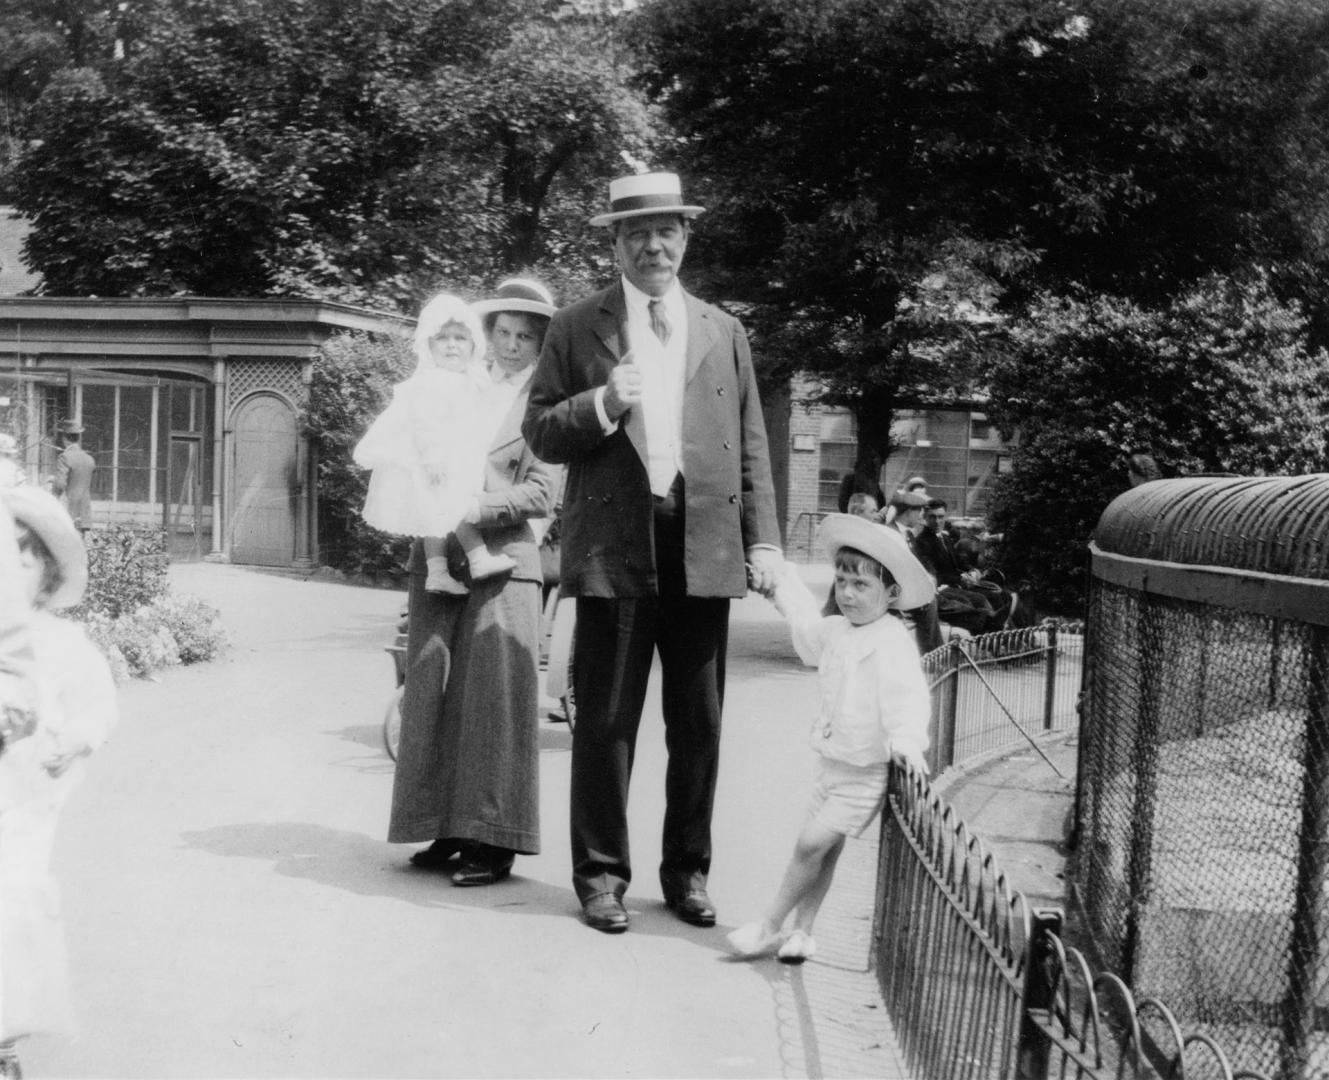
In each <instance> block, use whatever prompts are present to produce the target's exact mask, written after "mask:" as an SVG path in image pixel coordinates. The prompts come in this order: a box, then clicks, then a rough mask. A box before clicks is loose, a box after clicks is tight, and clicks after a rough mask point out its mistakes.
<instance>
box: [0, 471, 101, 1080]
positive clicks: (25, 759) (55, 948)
mask: <svg viewBox="0 0 1329 1080" xmlns="http://www.w3.org/2000/svg"><path fill="white" fill-rule="evenodd" d="M0 513H2V514H3V515H5V518H6V520H5V522H4V527H0V544H3V545H4V550H3V552H0V571H6V580H5V582H4V588H0V605H2V606H0V644H2V647H3V653H4V656H3V660H4V662H3V663H0V670H3V669H4V668H6V667H7V668H8V669H9V671H8V672H7V673H6V676H5V678H4V680H0V699H2V700H0V707H3V709H2V712H3V727H2V728H0V731H2V734H0V741H2V742H3V745H2V746H0V1077H5V1076H14V1075H19V1067H18V1063H17V1061H18V1059H17V1052H16V1050H15V1044H16V1043H17V1041H18V1040H19V1039H20V1038H22V1037H23V1036H26V1035H32V1034H37V1033H52V1032H67V1031H68V1030H69V1029H70V1028H71V1027H72V1023H73V1018H72V1012H73V1010H72V1008H71V1003H70V994H69V981H68V972H67V969H66V960H65V945H64V932H63V926H62V923H61V919H60V907H59V897H58V892H57V889H56V885H55V881H54V879H53V878H52V876H51V871H50V864H51V850H52V847H53V845H54V842H55V829H56V823H57V820H58V818H59V815H60V810H61V808H62V807H63V806H64V804H65V801H66V800H67V799H68V797H69V795H70V793H71V792H72V791H73V789H74V787H75V786H77V784H78V783H79V781H80V780H81V778H82V774H83V768H84V766H83V762H84V759H85V758H86V757H87V756H88V755H89V754H91V753H92V752H93V751H94V750H95V749H96V748H97V747H99V746H100V745H101V744H102V743H103V742H104V741H105V739H106V737H107V735H108V734H109V732H110V730H111V728H112V727H113V726H114V725H115V722H116V714H117V710H116V700H115V684H114V682H113V680H112V678H111V671H110V667H109V666H108V665H107V663H106V660H105V658H104V657H103V656H102V654H101V653H100V652H98V651H97V649H96V647H95V646H94V645H93V644H92V642H91V641H90V640H89V639H88V637H87V635H86V634H85V633H84V631H83V628H82V627H81V626H80V625H79V624H78V623H76V622H73V621H72V620H69V619H62V618H59V617H58V616H56V615H55V614H54V613H53V612H54V610H56V609H59V608H63V607H69V606H71V605H73V604H76V603H78V601H79V600H80V599H81V598H82V596H83V591H84V589H85V588H86V586H87V579H88V573H87V555H86V553H85V551H84V547H83V540H82V538H81V537H80V535H79V532H78V529H76V528H75V526H74V521H73V519H72V518H70V516H69V513H68V511H66V510H65V508H64V506H63V505H62V504H61V502H60V501H59V500H58V499H57V498H56V497H55V496H54V495H52V494H51V493H50V492H47V491H44V490H42V489H41V488H38V487H36V486H34V485H23V486H20V487H12V488H8V489H4V490H0ZM11 523H12V529H11V528H9V526H10V524H11ZM15 586H17V589H15ZM22 608H26V614H25V616H24V619H23V621H22V623H21V624H17V623H16V616H17V615H18V614H19V613H20V611H21V610H22ZM15 661H17V663H15ZM15 675H17V676H18V679H19V680H20V681H22V682H26V683H27V684H28V687H27V693H26V694H23V693H22V692H21V691H20V692H19V693H18V694H15V693H14V691H15V688H16V686H18V685H19V684H18V683H17V682H16V681H15V679H14V676H15Z"/></svg>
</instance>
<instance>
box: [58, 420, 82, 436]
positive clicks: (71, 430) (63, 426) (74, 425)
mask: <svg viewBox="0 0 1329 1080" xmlns="http://www.w3.org/2000/svg"><path fill="white" fill-rule="evenodd" d="M56 430H57V431H59V432H60V434H61V435H82V434H83V424H82V423H81V422H80V421H78V420H61V421H60V423H59V424H57V425H56Z"/></svg>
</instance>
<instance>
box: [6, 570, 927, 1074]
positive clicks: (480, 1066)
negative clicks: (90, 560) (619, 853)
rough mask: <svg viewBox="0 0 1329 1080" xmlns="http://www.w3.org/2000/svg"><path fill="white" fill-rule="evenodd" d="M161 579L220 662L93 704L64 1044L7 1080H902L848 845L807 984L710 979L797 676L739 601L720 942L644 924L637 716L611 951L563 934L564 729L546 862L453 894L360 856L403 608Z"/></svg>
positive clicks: (554, 760) (788, 791)
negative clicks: (204, 627)
mask: <svg viewBox="0 0 1329 1080" xmlns="http://www.w3.org/2000/svg"><path fill="white" fill-rule="evenodd" d="M813 573H814V574H815V571H813ZM172 578H173V582H174V587H175V588H176V589H177V591H180V592H187V593H192V594H195V595H198V596H202V597H203V598H205V599H207V600H208V601H209V602H211V603H214V604H215V605H217V606H218V607H219V608H220V609H221V611H222V613H223V618H224V621H225V623H226V625H227V626H228V627H229V628H230V630H231V632H232V634H233V638H234V645H233V647H232V648H231V649H230V650H229V652H228V654H227V655H226V656H225V657H224V658H223V659H220V660H218V661H215V662H213V663H210V664H205V665H199V666H196V667H190V668H184V669H176V670H172V671H169V672H167V673H165V674H164V675H163V676H162V677H161V679H160V681H158V682H153V683H148V682H136V683H131V684H128V685H126V686H125V687H123V688H122V690H121V708H122V712H123V719H122V723H121V727H120V729H119V731H118V732H117V733H116V734H115V737H114V738H113V740H112V741H111V742H110V743H109V744H108V745H107V746H106V747H105V748H104V749H103V750H102V751H101V752H100V753H99V754H98V755H97V756H96V757H95V758H94V759H93V760H92V763H91V768H90V770H89V776H88V780H87V781H86V782H85V784H84V785H83V787H82V788H80V789H79V790H78V792H77V793H76V794H75V796H74V798H73V800H72V801H71V803H70V805H69V807H68V809H67V812H66V815H65V818H64V820H63V821H62V823H61V832H60V837H59V841H58V844H57V852H56V874H57V876H58V879H59V880H60V882H61V886H62V890H63V894H64V901H65V905H64V906H65V920H66V926H67V931H68V936H69V941H70V949H71V955H72V958H73V962H74V987H75V997H76V1002H77V1004H78V1006H79V1008H80V1011H81V1013H82V1020H83V1023H82V1027H81V1030H80V1033H79V1034H77V1035H76V1036H73V1037H55V1036H47V1037H40V1038H34V1039H31V1040H28V1041H27V1042H26V1043H24V1044H23V1047H22V1049H23V1059H24V1064H25V1067H26V1070H27V1074H28V1076H29V1078H30V1080H43V1078H46V1077H223V1076H227V1077H229V1076H234V1077H271V1076H292V1077H297V1076H299V1077H314V1076H318V1077H351V1076H354V1077H404V1076H414V1077H433V1076H437V1077H451V1076H468V1077H479V1076H495V1077H498V1076H503V1077H573V1076H575V1077H618V1076H637V1077H803V1076H812V1077H818V1076H863V1077H881V1078H888V1080H889V1078H903V1077H904V1076H905V1073H904V1070H903V1068H902V1066H901V1064H900V1058H899V1055H898V1051H897V1049H896V1046H895V1043H894V1039H893V1036H892V1034H891V1030H890V1026H889V1022H888V1021H887V1018H886V1016H885V1014H884V1010H883V1008H882V1006H881V1001H880V998H879V996H878V993H877V989H876V983H875V979H874V977H873V976H872V975H871V974H870V973H868V972H867V970H866V967H867V951H868V950H867V942H868V934H869V922H870V916H871V910H872V888H873V866H874V860H875V852H874V850H873V849H872V845H871V844H870V843H867V842H862V841H858V842H854V843H853V844H851V847H850V849H849V850H848V851H847V853H846V856H845V858H844V860H842V864H841V865H842V870H841V873H840V875H839V877H838V878H837V882H836V885H835V887H834V889H833V890H832V894H831V896H830V898H829V899H828V901H827V907H826V909H825V912H824V914H823V920H822V927H821V932H820V933H819V941H820V943H821V946H822V955H820V956H819V957H818V958H817V960H816V961H815V962H813V963H810V964H808V965H805V966H804V967H803V968H801V969H800V968H791V967H786V966H782V965H780V964H777V963H775V962H774V961H766V962H762V963H757V964H736V963H732V962H730V961H728V960H726V959H725V958H724V951H723V934H724V933H725V931H726V930H728V929H730V928H732V927H733V926H734V925H737V924H738V923H740V922H743V921H746V920H747V919H749V918H752V917H754V916H755V915H756V914H758V913H759V912H760V911H761V909H762V908H763V907H764V905H765V904H766V902H767V901H768V899H769V897H770V895H771V893H772V891H773V890H774V888H775V886H776V883H777V880H778V877H779V874H780V872H781V870H782V868H783V865H784V862H785V858H786V856H787V854H788V851H789V848H790V846H791V845H792V842H793V837H794V835H795V832H796V830H797V826H798V824H799V822H800V820H801V818H802V812H803V802H804V798H805V795H806V790H807V773H808V770H809V767H810V754H809V752H808V750H807V748H806V744H805V737H806V730H807V724H808V718H809V716H810V714H811V709H812V708H813V705H814V701H815V676H814V675H813V674H812V673H811V672H809V671H807V670H805V669H802V668H801V667H800V666H799V665H798V663H797V661H796V660H795V658H794V657H793V654H792V652H791V651H790V648H789V645H788V642H787V637H786V634H785V631H784V628H783V625H782V623H781V622H780V620H779V617H778V616H777V615H776V614H775V613H774V611H773V610H772V609H771V608H770V607H769V605H767V604H766V603H765V602H764V601H761V600H760V599H757V598H752V599H749V600H744V601H742V602H740V603H737V604H736V605H735V607H734V618H733V632H732V646H731V656H730V666H729V688H728V699H727V707H726V732H725V738H724V743H723V759H722V764H721V774H720V775H721V782H720V789H719V792H718V796H717V808H716V856H715V866H714V871H713V874H712V879H711V892H712V896H713V897H714V899H715V901H716V904H717V906H718V908H719V911H720V919H721V922H720V925H719V926H717V927H716V928H715V929H713V930H696V929H693V928H690V927H687V926H684V925H683V924H682V923H680V922H678V921H677V920H676V919H675V918H674V917H673V916H672V915H670V914H669V913H668V912H667V911H665V910H664V908H663V906H662V904H661V902H660V896H659V892H658V885H657V884H656V883H655V881H654V877H655V875H654V867H655V865H656V863H657V862H658V859H659V828H660V817H661V807H662V805H663V791H662V787H663V764H662V762H663V736H662V726H661V723H660V719H659V714H658V704H657V702H658V694H654V693H653V694H652V695H651V697H650V702H651V704H650V705H649V706H648V713H647V716H646V718H645V719H644V721H643V727H642V736H641V740H640V745H639V751H638V769H637V772H636V777H635V783H634V787H633V792H632V803H631V806H630V815H631V822H632V836H633V839H634V843H635V851H634V856H635V860H634V861H635V862H636V865H637V867H638V884H637V885H636V886H634V888H633V890H632V891H631V892H630V893H629V896H628V900H629V905H628V906H629V909H630V910H631V912H632V915H633V924H632V930H631V931H630V932H629V933H628V934H626V935H623V936H621V937H609V936H605V935H602V934H597V933H595V932H594V931H591V930H589V929H587V928H586V927H584V926H582V925H581V923H580V922H579V920H578V919H577V917H576V913H577V903H576V900H575V897H574V895H573V893H572V890H571V886H570V881H569V878H570V869H569V861H568V852H567V839H566V826H565V821H566V806H567V785H568V760H569V754H568V749H569V741H570V736H569V734H568V732H567V730H566V728H565V727H564V726H563V725H560V724H555V723H552V722H549V721H544V722H542V724H541V730H540V740H541V748H542V755H541V769H542V773H541V805H542V822H543V828H544V848H545V850H544V853H543V854H541V855H540V856H537V857H530V858H521V859H519V860H518V862H517V865H516V870H515V874H514V877H513V878H512V879H511V880H510V881H508V882H505V883H503V884H502V885H499V886H496V887H493V888H482V889H457V888H454V887H453V886H452V885H451V884H450V883H449V882H448V881H447V880H446V879H445V878H443V877H441V876H439V875H433V874H429V873H422V872H420V871H417V870H413V869H411V868H410V867H409V866H408V865H407V863H406V856H407V854H408V852H409V850H410V849H408V848H404V847H399V846H394V845H389V844H387V843H385V842H384V841H383V839H382V838H383V835H384V831H385V828H386V819H387V808H388V801H389V794H390V788H391V780H392V766H391V762H390V761H389V760H388V758H387V757H386V755H385V754H384V753H383V751H382V749H381V748H380V744H379V719H380V717H381V714H382V712H383V709H384V706H385V704H386V701H387V698H388V696H389V694H390V692H391V689H392V664H391V661H390V659H389V658H388V656H387V655H386V654H385V653H384V652H383V651H382V650H383V647H384V646H385V645H386V644H388V643H389V641H390V640H391V637H392V633H393V624H394V622H395V616H396V612H397V610H398V609H399V606H400V604H401V601H402V595H401V594H400V593H397V592H389V591H382V590H374V589H361V588H353V587H350V586H346V585H340V584H336V583H326V582H319V581H314V580H305V579H300V578H293V577H288V576H282V575H277V574H267V573H262V572H258V571H252V570H243V569H239V568H234V567H227V566H215V565H207V564H198V565H184V566H177V567H173V568H172ZM819 587H822V588H824V581H822V582H821V583H820V584H819Z"/></svg>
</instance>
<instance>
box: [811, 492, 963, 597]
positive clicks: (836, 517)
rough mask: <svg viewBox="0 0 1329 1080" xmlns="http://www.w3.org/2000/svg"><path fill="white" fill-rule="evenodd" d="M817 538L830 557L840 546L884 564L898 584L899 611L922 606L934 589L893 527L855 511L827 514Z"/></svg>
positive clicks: (928, 576)
mask: <svg viewBox="0 0 1329 1080" xmlns="http://www.w3.org/2000/svg"><path fill="white" fill-rule="evenodd" d="M817 539H818V540H820V541H821V543H822V545H823V546H824V547H825V548H826V553H827V555H829V556H830V557H831V558H832V559H834V558H835V556H836V553H837V552H838V551H839V550H840V549H841V548H853V549H854V550H855V551H861V552H862V553H863V554H864V555H867V556H869V557H870V558H873V559H876V560H877V562H879V563H881V565H882V566H884V567H886V569H887V570H889V571H890V572H891V577H893V578H895V582H896V584H897V585H899V586H900V599H899V601H898V602H897V603H896V605H895V606H896V607H898V608H899V609H900V610H901V611H912V610H913V609H914V608H920V607H922V606H923V605H924V604H926V603H928V602H929V601H930V600H931V599H932V597H933V594H934V593H936V591H937V589H936V586H935V585H934V584H933V582H932V575H931V574H929V573H928V572H927V570H925V569H924V568H923V564H922V563H921V562H919V561H918V559H917V558H915V557H914V553H913V552H912V551H910V550H909V545H908V543H906V541H905V538H904V537H903V536H901V535H900V533H899V531H898V530H896V529H892V528H890V527H889V526H886V525H878V524H877V523H876V522H874V521H868V520H867V518H861V517H858V516H857V515H854V514H827V515H826V517H825V518H824V519H823V520H822V523H821V528H820V529H819V530H818V532H817Z"/></svg>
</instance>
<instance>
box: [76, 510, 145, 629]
mask: <svg viewBox="0 0 1329 1080" xmlns="http://www.w3.org/2000/svg"><path fill="white" fill-rule="evenodd" d="M84 539H85V542H86V543H87V548H88V591H87V592H86V593H85V594H84V596H83V603H82V604H80V605H79V608H78V609H77V613H81V612H100V613H102V614H105V615H109V616H110V617H111V618H113V619H114V618H116V617H117V616H119V615H121V614H123V613H124V612H126V611H134V610H135V609H137V608H140V607H142V606H143V605H144V604H150V603H152V602H153V601H154V600H156V599H157V598H159V597H161V596H163V595H165V593H166V588H167V585H166V567H167V565H168V559H167V557H166V530H165V529H163V528H162V527H161V526H160V525H136V524H132V523H128V522H115V523H113V524H111V525H107V526H106V527H105V528H100V529H90V530H89V531H88V532H87V533H85V534H84Z"/></svg>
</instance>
